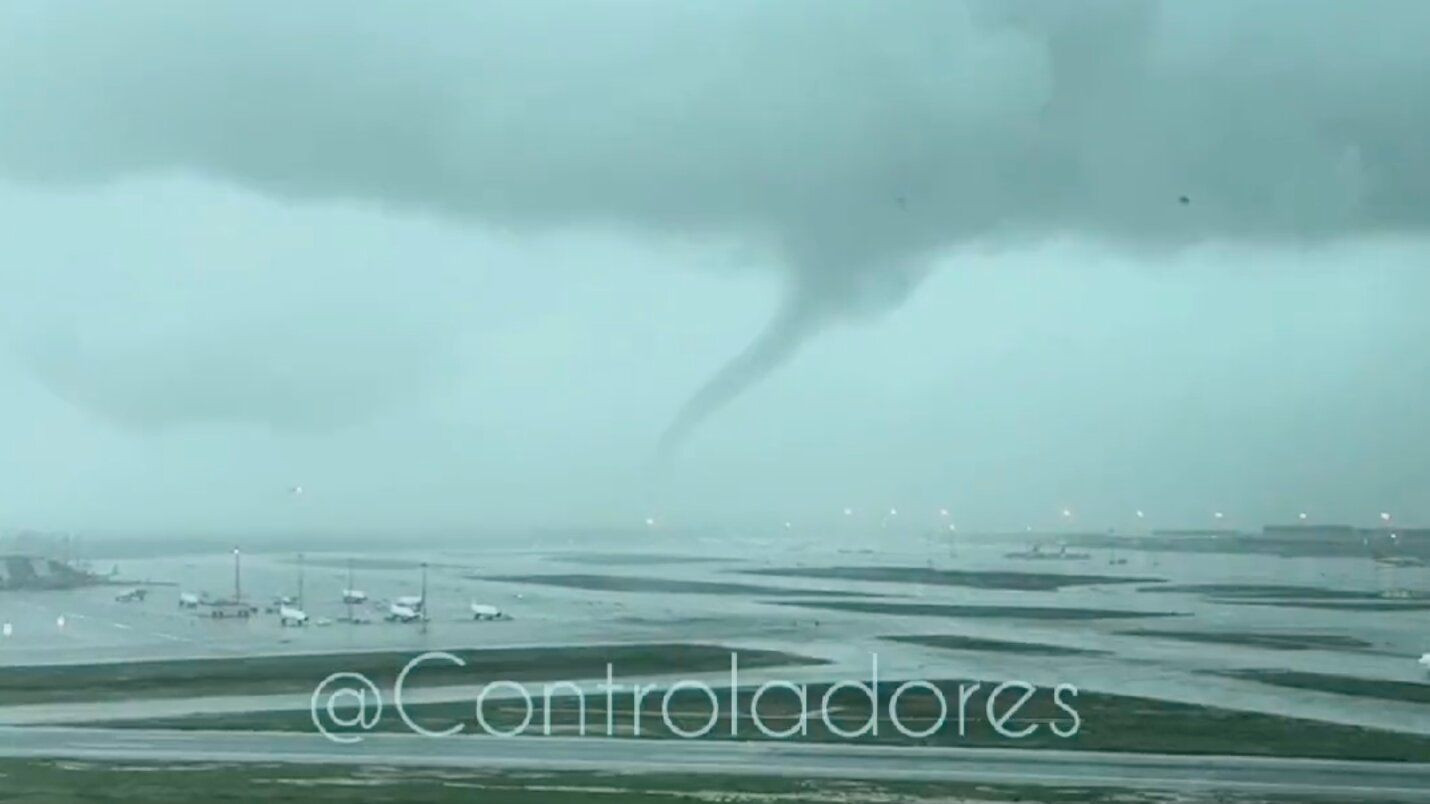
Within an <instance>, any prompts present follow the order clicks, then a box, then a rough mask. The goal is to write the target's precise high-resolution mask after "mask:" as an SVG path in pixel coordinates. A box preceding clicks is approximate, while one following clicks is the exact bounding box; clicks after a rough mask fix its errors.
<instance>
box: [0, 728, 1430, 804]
mask: <svg viewBox="0 0 1430 804" xmlns="http://www.w3.org/2000/svg"><path fill="white" fill-rule="evenodd" d="M0 756H5V757H15V758H35V757H46V758H66V759H88V760H94V761H103V760H117V761H149V762H189V761H192V762H302V763H314V764H339V765H354V764H372V765H382V766H423V767H461V768H470V769H500V770H546V771H556V770H570V771H602V772H650V773H657V772H658V773H694V774H712V773H713V774H734V775H745V776H750V775H753V776H768V775H778V776H785V777H795V778H843V779H895V780H908V781H927V782H987V783H992V782H1002V783H1010V784H1029V785H1039V786H1090V787H1128V788H1136V789H1139V790H1149V789H1152V790H1167V791H1180V792H1209V791H1233V792H1239V793H1251V794H1261V795H1280V796H1296V797H1303V798H1322V799H1328V800H1334V801H1357V800H1369V799H1375V800H1392V801H1430V764H1409V763H1373V762H1342V761H1327V760H1299V759H1297V760H1292V759H1264V758H1242V757H1206V756H1169V755H1131V754H1100V753H1090V752H1068V751H1032V750H1017V749H956V748H904V747H892V746H853V745H830V744H820V745H811V744H796V743H770V742H761V743H741V742H716V741H678V740H647V741H641V742H639V743H637V742H636V741H633V740H619V739H609V738H558V737H520V738H512V739H500V738H492V737H463V738H451V739H433V738H428V737H420V736H417V735H405V734H371V735H366V736H365V737H364V739H363V741H362V742H359V743H355V744H351V745H339V744H336V743H332V742H329V741H328V740H325V739H324V738H322V737H320V736H318V735H315V734H289V733H254V732H177V731H157V730H156V731H125V732H119V733H116V732H113V731H108V730H105V729H69V728H34V727H32V728H19V729H16V728H0Z"/></svg>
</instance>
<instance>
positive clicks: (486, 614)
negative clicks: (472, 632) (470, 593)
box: [472, 603, 506, 620]
mask: <svg viewBox="0 0 1430 804" xmlns="http://www.w3.org/2000/svg"><path fill="white" fill-rule="evenodd" d="M505 617H506V614H504V613H503V612H502V610H501V609H499V608H497V607H496V606H489V605H487V604H485V603H473V604H472V619H473V620H501V619H504V618H505Z"/></svg>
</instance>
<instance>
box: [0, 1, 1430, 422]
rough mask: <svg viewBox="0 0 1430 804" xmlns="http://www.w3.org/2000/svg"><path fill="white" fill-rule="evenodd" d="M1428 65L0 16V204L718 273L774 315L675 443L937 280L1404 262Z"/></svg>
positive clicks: (169, 12) (1256, 13)
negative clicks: (14, 197) (612, 245)
mask: <svg viewBox="0 0 1430 804" xmlns="http://www.w3.org/2000/svg"><path fill="white" fill-rule="evenodd" d="M1427 32H1430V3H1425V2H1423V1H1422V0H1379V1H1378V2H1362V3H1347V2H1340V0H1324V1H1323V2H1313V1H1312V0H1226V1H1225V2H1210V1H1206V2H1180V3H1155V2H1116V1H1111V0H1101V1H1099V2H1079V3H1066V2H1059V1H1058V0H1047V1H1046V2H1037V1H1036V0H1035V1H1033V2H1018V1H1017V0H1011V1H1008V2H988V3H981V2H971V3H955V2H950V1H949V0H933V1H931V2H899V3H876V2H867V3H831V2H827V0H784V2H775V3H771V2H763V1H762V0H761V1H759V2H757V1H756V0H721V1H720V2H701V3H670V2H664V1H663V0H659V1H658V0H634V1H633V2H623V3H603V4H594V3H593V4H577V3H564V4H554V3H552V4H548V3H531V2H527V1H526V0H522V2H485V3H468V2H453V3H447V4H443V3H424V4H419V5H416V6H406V5H396V4H391V5H385V4H377V3H364V4H353V3H347V2H337V1H336V0H330V1H329V2H308V3H302V4H289V3H278V2H273V3H267V4H264V3H254V2H252V1H251V0H244V1H243V2H239V1H238V0H211V2H206V3H201V4H200V3H188V2H128V3H115V4H111V5H107V6H105V5H96V4H92V3H65V2H55V0H33V1H27V0H13V1H12V2H8V3H5V4H4V6H3V7H0V171H3V172H4V173H5V174H7V175H9V176H11V177H13V178H21V179H29V180H37V181H44V182H91V181H98V180H106V179H110V178H113V177H117V176H123V175H130V174H138V173H145V172H152V171H175V170H177V171H194V172H198V173H201V174H206V175H212V176H218V177H221V178H224V179H226V180H231V181H235V182H240V183H242V184H245V185H248V186H250V187H254V188H257V189H259V190H261V191H263V192H266V193H270V194H274V195H277V196H280V197H283V198H289V199H297V200H302V199H355V200H359V201H363V202H370V203H375V204H378V205H381V206H384V207H392V208H397V209H408V210H414V211H420V212H427V213H434V214H438V215H442V216H447V217H453V218H457V219H461V220H471V221H474V222H480V223H482V224H485V225H495V226H504V227H516V228H519V229H538V228H539V229H545V228H550V227H555V226H566V225H575V224H598V225H611V226H615V227H622V228H635V229H638V230H642V231H650V232H656V233H662V234H664V233H670V232H677V233H678V232H698V233H702V234H703V233H714V234H718V235H722V236H723V235H730V236H735V237H738V238H744V239H748V240H750V241H751V242H753V243H755V244H757V245H759V246H760V247H762V248H767V249H769V250H770V251H772V252H773V253H775V254H777V255H779V260H780V264H781V265H782V266H783V269H784V270H785V271H787V273H788V298H787V300H786V302H785V304H784V306H783V307H782V309H781V311H780V312H778V313H777V314H776V318H775V319H774V321H773V322H772V323H771V324H770V326H769V327H768V328H767V329H766V330H765V331H764V333H763V334H761V335H760V336H758V338H757V340H756V342H755V343H754V344H752V345H751V346H750V347H749V349H748V350H747V351H746V352H745V353H743V354H742V355H740V356H737V358H736V359H735V360H734V361H733V362H732V363H731V364H729V365H728V366H727V367H726V368H725V369H724V370H723V371H722V372H720V373H719V374H717V375H716V376H715V377H714V378H713V379H712V380H711V381H710V383H709V384H708V385H707V386H706V387H705V388H703V389H702V390H701V391H700V392H699V393H697V394H696V395H695V396H694V397H693V398H692V399H691V400H690V402H689V403H688V404H687V406H686V407H685V409H684V410H683V411H682V412H681V413H680V415H679V416H678V417H677V419H676V421H675V423H674V424H673V425H672V428H671V430H670V432H669V433H668V437H667V440H668V442H670V443H675V442H678V441H679V439H680V438H681V437H682V436H683V435H684V434H685V433H686V432H688V431H689V430H690V429H691V428H693V427H694V426H696V425H698V423H699V421H700V420H701V419H702V418H703V417H705V416H706V415H708V414H709V413H710V412H711V411H712V410H714V409H715V408H718V407H719V406H720V405H721V404H723V403H724V402H726V401H728V400H729V399H730V398H732V397H734V396H735V395H737V394H739V393H740V392H741V391H742V390H743V389H744V388H745V387H746V386H747V385H748V384H749V383H750V382H752V381H753V380H754V379H757V378H758V377H759V376H760V375H762V374H763V373H764V372H766V371H768V370H769V369H770V368H771V367H773V366H775V365H777V364H778V363H780V362H781V361H783V360H784V359H785V358H787V357H788V356H789V355H790V354H792V353H793V352H794V351H795V350H796V349H797V348H798V346H799V345H800V343H801V342H803V340H804V339H806V338H807V337H808V336H809V335H810V334H811V333H814V332H817V331H818V330H819V329H820V328H822V327H823V326H826V325H827V324H828V323H829V322H830V321H832V320H836V319H838V318H840V317H844V316H848V315H851V314H853V315H857V314H861V313H865V312H870V311H878V310H881V309H885V308H887V307H889V306H891V305H894V304H897V303H899V302H900V301H901V300H903V299H904V298H905V297H906V296H907V294H908V293H909V292H910V291H911V290H912V289H913V288H914V287H915V286H916V285H917V284H918V283H919V282H920V281H921V279H922V278H923V276H924V274H925V272H926V270H927V266H928V265H929V262H930V257H931V255H932V254H933V253H934V252H936V251H938V250H940V249H942V248H946V247H950V246H956V245H961V244H966V243H969V242H972V241H993V242H997V241H1000V240H1003V239H1006V238H1025V237H1041V236H1044V235H1048V234H1053V233H1058V232H1064V231H1072V232H1077V233H1081V234H1084V235H1090V236H1093V237H1098V238H1106V239H1109V240H1112V241H1115V242H1117V243H1120V244H1123V245H1126V246H1128V247H1132V248H1139V249H1140V248H1150V249H1158V250H1160V249H1163V248H1169V247H1177V246H1181V245H1185V244H1188V243H1193V242H1198V241H1204V240H1218V239H1253V240H1287V241H1306V240H1320V239H1326V238H1336V237H1340V236H1344V235H1348V234H1364V233H1370V232H1378V231H1393V230H1420V229H1423V228H1424V227H1425V225H1426V224H1427V222H1430V203H1427V202H1426V200H1425V194H1424V188H1426V187H1427V186H1430V161H1427V156H1426V155H1425V149H1424V147H1423V138H1424V132H1425V131H1427V130H1430V104H1427V103H1426V102H1425V101H1424V100H1423V97H1424V87H1426V86H1430V55H1428V54H1427V51H1426V48H1425V47H1424V43H1425V41H1426V34H1427ZM1183 197H1185V198H1186V199H1187V200H1188V201H1189V203H1182V202H1181V201H1180V199H1181V198H1183ZM78 396H80V397H82V398H85V399H87V400H89V404H93V405H95V406H97V407H100V408H101V409H104V408H108V409H110V412H111V413H115V412H121V413H124V411H125V410H126V402H125V401H124V399H123V398H114V396H113V395H111V394H107V393H106V392H105V391H104V388H103V387H102V384H100V385H96V386H93V387H92V388H91V389H90V392H86V393H80V394H78ZM121 396H122V395H121ZM124 415H125V416H130V415H132V416H138V417H140V418H144V417H148V416H155V417H160V418H164V417H172V416H179V417H181V414H180V413H179V412H178V411H171V412H165V411H150V412H148V413H143V414H141V413H139V412H132V414H131V413H124Z"/></svg>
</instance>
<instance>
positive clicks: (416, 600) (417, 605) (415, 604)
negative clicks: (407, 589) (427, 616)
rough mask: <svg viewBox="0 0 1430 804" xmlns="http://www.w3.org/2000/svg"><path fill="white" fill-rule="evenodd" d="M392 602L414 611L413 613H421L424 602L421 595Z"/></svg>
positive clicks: (403, 597)
mask: <svg viewBox="0 0 1430 804" xmlns="http://www.w3.org/2000/svg"><path fill="white" fill-rule="evenodd" d="M392 602H393V603H394V604H396V605H398V606H403V607H405V608H409V609H412V610H413V611H421V610H422V603H423V600H422V596H421V595H403V596H402V597H399V598H396V599H394V600H393V601H392Z"/></svg>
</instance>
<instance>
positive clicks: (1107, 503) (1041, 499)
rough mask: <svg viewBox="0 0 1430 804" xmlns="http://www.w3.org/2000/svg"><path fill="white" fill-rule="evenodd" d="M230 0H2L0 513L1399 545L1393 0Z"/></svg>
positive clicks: (1416, 221)
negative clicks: (1066, 526)
mask: <svg viewBox="0 0 1430 804" xmlns="http://www.w3.org/2000/svg"><path fill="white" fill-rule="evenodd" d="M258 5H261V6H264V7H265V11H264V13H255V12H254V9H255V3H253V2H226V1H223V0H214V1H213V2H207V3H203V4H195V3H182V2H170V3H159V2H131V3H125V4H112V5H107V6H98V7H96V6H95V5H93V4H80V3H67V2H55V1H54V0H44V2H30V1H29V0H12V1H11V2H6V3H5V4H4V5H3V7H0V236H3V241H0V242H3V249H4V251H3V260H0V338H3V340H0V346H3V348H0V378H3V388H4V393H3V395H0V414H3V415H0V443H3V444H4V446H5V452H6V459H5V461H4V462H3V463H0V529H9V528H25V527H33V528H45V529H81V530H87V531H93V532H106V531H112V532H136V531H154V532H162V533H185V532H201V531H202V532H229V531H233V530H236V529H248V530H268V531H294V530H302V531H312V532H343V531H353V530H363V531H372V532H381V531H392V530H394V529H406V530H408V531H421V530H450V529H457V530H465V531H470V532H472V533H479V532H481V531H482V530H483V529H486V528H502V529H512V528H516V529H521V528H544V527H561V528H568V527H587V526H599V527H624V526H632V525H638V524H639V523H641V522H644V521H645V520H646V518H647V517H651V518H653V519H656V520H658V521H659V522H661V523H670V524H671V525H672V527H675V526H680V527H724V526H731V527H735V526H769V525H770V524H771V523H778V522H783V521H795V522H801V523H822V522H827V521H830V520H834V519H836V518H837V517H838V516H839V515H840V512H841V511H842V510H843V509H844V508H846V507H850V508H854V509H856V510H859V511H872V510H880V511H882V510H885V509H888V508H891V507H897V508H899V509H901V510H908V511H918V512H929V513H928V514H927V515H929V516H933V514H932V513H931V512H935V511H937V510H938V509H939V508H948V509H950V510H952V511H953V512H954V516H955V517H956V518H957V519H958V521H959V524H960V526H964V525H966V526H967V527H969V528H985V529H992V530H997V529H1005V530H1014V529H1021V528H1023V527H1024V526H1025V525H1033V526H1042V525H1047V524H1050V523H1052V522H1055V521H1056V520H1057V518H1058V516H1059V512H1060V511H1062V510H1063V509H1064V508H1068V509H1070V510H1074V511H1076V515H1077V517H1078V519H1079V522H1081V523H1085V524H1086V525H1087V526H1088V527H1089V528H1094V529H1105V528H1107V527H1114V526H1122V525H1126V524H1128V523H1129V521H1130V520H1131V518H1132V516H1133V512H1134V511H1136V510H1138V509H1142V510H1145V511H1146V512H1148V515H1149V516H1151V517H1154V518H1156V519H1157V520H1158V521H1160V522H1165V523H1168V524H1193V525H1195V524H1203V525H1205V524H1209V523H1210V517H1211V512H1212V511H1214V510H1216V511H1224V512H1225V513H1226V516H1227V517H1228V518H1230V519H1231V520H1233V521H1234V522H1235V523H1236V524H1238V525H1244V526H1248V527H1249V526H1253V525H1259V523H1261V522H1264V521H1274V520H1278V519H1289V518H1291V517H1294V516H1295V514H1296V512H1298V511H1307V510H1309V511H1311V512H1313V513H1314V515H1315V517H1316V518H1317V519H1323V520H1336V521H1346V522H1353V523H1364V524H1368V523H1369V522H1370V521H1371V520H1373V519H1374V518H1375V515H1376V512H1379V511H1385V510H1394V511H1396V512H1397V516H1400V517H1401V518H1403V519H1405V520H1419V521H1424V520H1426V519H1430V501H1427V500H1426V498H1425V495H1424V489H1425V488H1427V486H1430V457H1427V456H1430V450H1427V446H1430V432H1427V425H1426V417H1425V415H1424V411H1425V409H1426V402H1427V394H1426V390H1427V383H1430V337H1427V335H1430V318H1427V317H1426V316H1425V314H1424V310H1425V306H1426V300H1427V299H1430V276H1427V274H1426V271H1425V265H1426V261H1427V257H1430V237H1427V234H1430V232H1427V229H1430V201H1427V195H1426V192H1425V188H1426V187H1428V186H1430V158H1427V156H1426V151H1425V149H1424V147H1423V139H1424V133H1425V131H1427V130H1430V103H1427V102H1426V101H1425V99H1424V98H1425V96H1424V87H1425V86H1427V85H1430V54H1427V51H1426V49H1425V47H1424V42H1425V41H1426V37H1427V34H1430V4H1427V3H1425V2H1422V1H1421V0H1403V1H1401V2H1394V1H1392V0H1378V1H1377V2H1369V3H1346V2H1330V1H1327V2H1309V1H1308V0H1237V1H1236V2H1195V3H1194V2H1180V3H1155V2H1088V3H1078V4H1076V5H1073V4H1068V3H1061V2H1051V1H1050V2H1016V1H1010V2H988V3H977V2H973V3H954V2H945V1H943V0H940V1H939V2H932V3H916V2H904V3H847V4H833V3H828V2H818V3H815V2H798V1H797V0H785V1H784V2H779V3H768V2H728V1H726V2H691V3H668V2H653V1H649V2H638V1H633V2H623V3H605V4H586V3H568V4H560V5H554V4H532V3H526V2H520V3H518V2H487V3H465V2H463V3H449V4H442V3H425V4H420V5H416V6H409V5H401V6H399V5H397V4H362V5H355V4H352V3H338V2H309V3H304V4H301V5H297V4H287V3H276V2H275V3H268V4H258ZM816 9H817V10H818V13H815V11H816ZM1327 43H1335V46H1334V47H1329V46H1328V44H1327ZM295 486H301V487H302V489H303V493H302V494H301V495H295V494H293V493H292V490H293V488H294V487H295Z"/></svg>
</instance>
